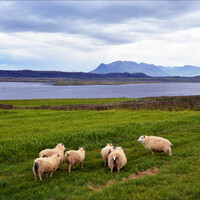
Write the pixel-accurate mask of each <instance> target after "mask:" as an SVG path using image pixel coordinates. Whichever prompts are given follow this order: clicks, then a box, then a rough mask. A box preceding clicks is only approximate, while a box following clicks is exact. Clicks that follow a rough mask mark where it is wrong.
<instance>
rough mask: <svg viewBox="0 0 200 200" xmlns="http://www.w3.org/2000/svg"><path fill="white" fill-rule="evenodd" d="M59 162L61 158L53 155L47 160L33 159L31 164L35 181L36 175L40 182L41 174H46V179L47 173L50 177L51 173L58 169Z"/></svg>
mask: <svg viewBox="0 0 200 200" xmlns="http://www.w3.org/2000/svg"><path fill="white" fill-rule="evenodd" d="M60 160H61V156H60V155H59V154H55V155H53V156H52V157H49V158H37V159H35V160H34V164H33V173H34V176H35V180H37V175H38V176H39V178H40V180H42V174H44V173H45V174H46V177H48V174H49V173H50V177H52V175H53V172H55V171H56V170H57V168H58V167H59V164H60Z"/></svg>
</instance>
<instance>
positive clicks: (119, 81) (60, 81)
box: [0, 77, 200, 86]
mask: <svg viewBox="0 0 200 200" xmlns="http://www.w3.org/2000/svg"><path fill="white" fill-rule="evenodd" d="M0 82H46V83H51V84H52V85H55V86H70V85H124V84H148V83H200V77H148V78H110V79H64V78H6V77H5V78H0Z"/></svg>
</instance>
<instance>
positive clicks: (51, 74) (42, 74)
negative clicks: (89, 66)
mask: <svg viewBox="0 0 200 200" xmlns="http://www.w3.org/2000/svg"><path fill="white" fill-rule="evenodd" d="M0 77H2V78H67V79H93V78H94V79H101V78H146V77H148V76H147V75H146V74H144V73H134V74H130V73H109V74H94V73H83V72H60V71H32V70H0Z"/></svg>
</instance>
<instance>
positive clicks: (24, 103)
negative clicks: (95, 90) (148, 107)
mask: <svg viewBox="0 0 200 200" xmlns="http://www.w3.org/2000/svg"><path fill="white" fill-rule="evenodd" d="M124 101H134V99H130V98H105V99H36V100H0V104H10V105H13V106H17V107H26V106H29V107H31V106H33V107H35V106H42V105H47V106H48V105H52V106H61V105H77V104H101V103H118V102H124Z"/></svg>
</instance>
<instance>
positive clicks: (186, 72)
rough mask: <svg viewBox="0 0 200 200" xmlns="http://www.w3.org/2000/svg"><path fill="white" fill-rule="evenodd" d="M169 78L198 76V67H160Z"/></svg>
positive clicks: (199, 68)
mask: <svg viewBox="0 0 200 200" xmlns="http://www.w3.org/2000/svg"><path fill="white" fill-rule="evenodd" d="M161 69H162V70H163V71H165V72H166V73H168V74H169V75H170V76H197V75H200V67H196V66H192V65H184V66H183V67H161Z"/></svg>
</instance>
